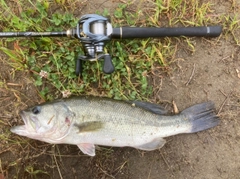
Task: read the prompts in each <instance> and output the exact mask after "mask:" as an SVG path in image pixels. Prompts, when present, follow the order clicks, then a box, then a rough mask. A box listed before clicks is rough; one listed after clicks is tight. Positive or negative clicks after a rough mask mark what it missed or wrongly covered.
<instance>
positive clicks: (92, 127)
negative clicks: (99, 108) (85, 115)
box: [74, 121, 104, 133]
mask: <svg viewBox="0 0 240 179" xmlns="http://www.w3.org/2000/svg"><path fill="white" fill-rule="evenodd" d="M74 126H75V127H77V128H78V129H79V132H81V133H82V132H94V131H97V130H99V129H101V128H103V126H104V123H103V122H101V121H89V122H83V123H80V124H74Z"/></svg>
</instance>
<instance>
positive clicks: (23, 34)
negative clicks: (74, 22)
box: [0, 32, 67, 37]
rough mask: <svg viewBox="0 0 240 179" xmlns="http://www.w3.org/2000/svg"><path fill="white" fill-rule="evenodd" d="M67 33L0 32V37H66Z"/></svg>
mask: <svg viewBox="0 0 240 179" xmlns="http://www.w3.org/2000/svg"><path fill="white" fill-rule="evenodd" d="M66 36H67V32H0V37H66Z"/></svg>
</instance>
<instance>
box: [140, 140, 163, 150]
mask: <svg viewBox="0 0 240 179" xmlns="http://www.w3.org/2000/svg"><path fill="white" fill-rule="evenodd" d="M165 143H166V140H165V139H163V138H157V139H154V140H152V141H151V142H148V143H146V144H143V145H140V146H135V148H137V149H140V150H146V151H151V150H156V149H160V148H162V147H163V146H164V144H165Z"/></svg>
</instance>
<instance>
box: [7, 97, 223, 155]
mask: <svg viewBox="0 0 240 179" xmlns="http://www.w3.org/2000/svg"><path fill="white" fill-rule="evenodd" d="M21 114H22V115H21V117H22V118H23V120H24V123H25V125H22V126H15V127H12V128H11V131H12V132H13V133H16V134H18V135H22V136H26V137H29V138H32V139H37V140H41V141H45V142H48V143H55V144H74V145H77V146H78V147H79V148H80V150H81V151H82V152H83V153H84V154H87V155H90V156H94V155H95V145H103V146H114V147H126V146H128V147H134V148H137V149H140V150H146V151H151V150H155V149H159V148H161V147H162V146H163V145H164V144H165V142H166V141H165V140H164V139H163V138H164V137H168V136H172V135H176V134H180V133H194V132H199V131H202V130H206V129H209V128H212V127H214V126H216V125H218V123H219V121H220V120H219V117H218V116H216V114H215V111H214V104H213V103H212V102H205V103H200V104H197V105H194V106H192V107H189V108H187V109H185V110H184V111H182V112H181V113H180V114H177V115H168V114H166V110H165V109H163V108H162V107H160V106H158V105H157V104H153V103H149V102H143V101H120V100H113V99H109V98H102V97H92V96H80V97H73V98H69V99H62V100H55V101H52V102H48V103H43V104H40V105H37V106H35V107H33V108H30V109H28V110H25V111H23V112H22V113H21Z"/></svg>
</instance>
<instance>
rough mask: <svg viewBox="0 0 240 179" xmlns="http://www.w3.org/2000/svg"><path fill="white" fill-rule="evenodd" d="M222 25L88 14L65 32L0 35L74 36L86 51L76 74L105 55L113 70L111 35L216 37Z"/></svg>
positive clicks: (106, 69) (108, 69)
mask: <svg viewBox="0 0 240 179" xmlns="http://www.w3.org/2000/svg"><path fill="white" fill-rule="evenodd" d="M221 32H222V27H221V26H202V27H175V28H174V27H173V28H171V27H167V28H158V27H118V28H113V27H112V25H111V23H110V21H109V20H108V19H107V18H105V17H103V16H100V15H97V14H87V15H84V16H82V17H81V18H80V20H79V21H78V24H77V27H76V28H73V29H70V30H67V31H64V32H0V37H66V36H67V37H74V38H78V39H79V40H80V42H81V43H82V45H83V48H84V53H85V54H84V55H80V56H79V57H78V58H77V60H76V75H77V76H78V75H81V73H82V69H83V61H88V60H89V61H96V60H99V59H103V61H104V64H103V72H104V73H107V74H110V73H112V72H113V71H114V66H113V63H112V59H111V56H110V55H109V54H106V53H104V46H105V43H106V42H107V41H109V40H111V39H133V38H151V37H152V38H159V37H179V36H187V37H194V36H195V37H217V36H219V35H220V34H221Z"/></svg>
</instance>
